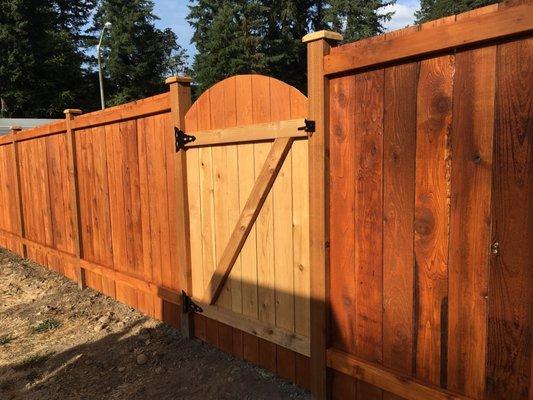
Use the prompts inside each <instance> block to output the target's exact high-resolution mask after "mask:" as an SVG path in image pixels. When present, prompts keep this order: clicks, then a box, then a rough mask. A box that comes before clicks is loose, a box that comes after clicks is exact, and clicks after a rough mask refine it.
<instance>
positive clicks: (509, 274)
mask: <svg viewBox="0 0 533 400" xmlns="http://www.w3.org/2000/svg"><path fill="white" fill-rule="evenodd" d="M497 57H498V71H497V75H496V87H497V89H496V101H495V108H496V109H495V113H496V117H495V127H494V129H495V131H494V159H493V170H492V175H493V180H492V185H493V189H492V235H491V236H492V239H491V243H492V245H493V246H494V245H495V244H496V243H498V244H499V246H497V247H498V248H497V249H496V251H493V252H492V255H491V260H490V262H491V272H490V277H489V304H488V314H489V315H488V343H487V346H488V356H487V357H488V358H487V388H486V396H487V398H489V399H497V398H506V399H526V398H531V395H532V394H533V389H532V387H531V345H532V343H531V340H532V339H531V326H532V323H533V321H532V302H531V299H532V296H533V293H532V291H533V289H532V288H533V268H532V265H531V260H532V259H533V251H532V249H533V247H532V246H531V243H532V242H533V221H532V213H531V205H532V202H533V200H532V199H533V141H532V134H533V125H532V121H533V118H532V114H533V91H532V85H531V82H532V81H533V70H532V69H531V64H532V63H533V39H531V38H529V39H524V40H517V41H513V42H510V43H506V44H502V45H500V46H499V47H498V55H497ZM528 396H529V397H528Z"/></svg>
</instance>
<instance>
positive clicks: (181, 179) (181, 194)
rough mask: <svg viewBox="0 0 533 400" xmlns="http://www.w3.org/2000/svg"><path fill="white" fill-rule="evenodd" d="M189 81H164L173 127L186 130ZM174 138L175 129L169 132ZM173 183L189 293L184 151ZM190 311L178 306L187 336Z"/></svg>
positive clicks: (183, 281) (183, 286) (183, 279)
mask: <svg viewBox="0 0 533 400" xmlns="http://www.w3.org/2000/svg"><path fill="white" fill-rule="evenodd" d="M191 82H192V79H191V78H189V77H185V76H171V77H169V78H167V80H166V81H165V83H166V84H167V85H169V91H170V112H171V115H172V124H173V127H175V128H178V129H181V130H185V114H186V113H187V111H188V110H189V108H190V107H191ZM172 135H173V136H172V138H174V132H172ZM174 173H175V182H176V204H175V205H174V207H175V209H176V216H177V218H176V221H177V227H176V229H177V230H178V248H177V249H175V251H177V259H178V268H179V272H178V276H179V287H180V290H182V291H185V293H187V294H188V295H189V296H190V295H191V289H192V276H191V248H190V232H189V202H188V195H187V156H186V152H185V150H181V151H179V152H177V153H176V158H175V162H174ZM192 317H193V316H192V313H186V312H184V309H183V307H181V332H182V333H183V335H184V336H185V337H187V338H189V339H192V338H193V337H194V324H193V320H192Z"/></svg>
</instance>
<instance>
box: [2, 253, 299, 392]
mask: <svg viewBox="0 0 533 400" xmlns="http://www.w3.org/2000/svg"><path fill="white" fill-rule="evenodd" d="M308 398H309V394H308V393H307V392H306V391H304V390H300V389H299V388H297V387H296V386H295V385H293V384H291V383H289V382H286V381H284V380H282V379H279V378H277V377H275V376H273V375H271V374H270V373H268V372H266V371H264V370H262V369H260V368H258V367H255V366H252V365H250V364H247V363H245V362H243V361H240V360H236V359H234V358H232V357H231V356H229V355H227V354H225V353H223V352H221V351H219V350H217V349H215V348H213V347H211V346H209V345H206V344H202V343H200V342H198V341H193V340H186V339H184V338H183V337H182V336H181V334H180V333H179V332H178V331H177V330H175V329H173V328H171V327H169V326H167V325H165V324H163V323H160V322H158V321H156V320H153V319H150V318H147V317H145V316H143V315H141V314H139V313H138V312H136V311H135V310H133V309H131V308H130V307H127V306H125V305H123V304H120V303H118V302H116V301H114V300H113V299H110V298H108V297H106V296H103V295H101V294H99V293H97V292H94V291H92V290H90V289H85V290H83V291H79V290H78V288H77V286H76V284H75V283H73V282H71V281H69V280H67V279H65V278H63V277H61V276H59V275H57V274H55V273H52V272H50V271H49V270H47V269H46V268H44V267H42V266H40V265H37V264H34V263H32V262H29V261H26V260H22V259H20V258H19V257H18V256H15V255H13V254H11V253H8V252H7V251H5V250H2V249H0V399H2V400H8V399H157V400H161V399H202V400H208V399H254V400H255V399H269V400H272V399H308Z"/></svg>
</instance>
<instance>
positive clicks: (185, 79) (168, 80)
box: [165, 76, 193, 85]
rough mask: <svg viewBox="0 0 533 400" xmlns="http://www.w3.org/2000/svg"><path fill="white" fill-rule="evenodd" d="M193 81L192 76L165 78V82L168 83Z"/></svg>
mask: <svg viewBox="0 0 533 400" xmlns="http://www.w3.org/2000/svg"><path fill="white" fill-rule="evenodd" d="M192 81H193V79H192V78H191V77H190V76H169V77H168V78H167V79H165V83H166V84H167V85H170V84H171V83H177V82H183V83H191V82H192Z"/></svg>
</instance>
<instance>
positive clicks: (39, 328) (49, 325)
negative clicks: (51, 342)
mask: <svg viewBox="0 0 533 400" xmlns="http://www.w3.org/2000/svg"><path fill="white" fill-rule="evenodd" d="M60 326H61V322H59V321H58V320H57V319H55V318H50V319H47V320H45V321H43V322H41V323H40V324H38V325H36V326H34V327H33V333H44V332H48V331H51V330H53V329H57V328H59V327H60Z"/></svg>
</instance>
